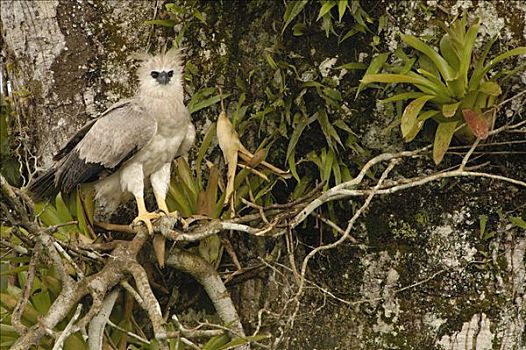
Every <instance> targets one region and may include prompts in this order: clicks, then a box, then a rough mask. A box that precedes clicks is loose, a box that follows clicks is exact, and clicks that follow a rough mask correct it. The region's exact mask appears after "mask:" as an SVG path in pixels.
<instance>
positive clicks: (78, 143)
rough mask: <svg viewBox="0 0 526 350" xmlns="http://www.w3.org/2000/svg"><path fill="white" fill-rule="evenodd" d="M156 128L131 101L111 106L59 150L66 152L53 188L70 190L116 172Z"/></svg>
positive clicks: (59, 164) (146, 114) (68, 191)
mask: <svg viewBox="0 0 526 350" xmlns="http://www.w3.org/2000/svg"><path fill="white" fill-rule="evenodd" d="M156 130H157V123H156V121H155V120H154V119H153V118H151V117H149V116H148V113H145V111H144V110H143V109H142V108H141V107H140V106H138V105H137V104H135V103H133V102H131V101H127V102H125V103H120V104H118V105H116V106H114V107H112V108H110V109H109V110H108V111H106V112H105V113H104V114H103V115H102V116H101V117H99V118H98V119H97V120H96V121H95V122H93V124H92V125H91V126H89V125H87V126H86V127H85V128H82V129H81V130H80V131H79V132H78V133H77V134H76V135H75V136H74V137H73V138H72V139H71V140H70V142H69V143H68V144H67V145H66V147H64V149H63V150H64V151H63V152H62V150H61V152H62V153H66V154H65V155H61V160H60V162H58V163H57V165H56V166H55V169H56V174H55V178H54V180H55V181H54V182H55V187H56V188H57V189H60V190H61V191H62V192H64V193H70V192H71V191H72V190H73V189H74V188H75V187H76V186H77V185H78V184H81V183H85V182H92V181H95V180H98V179H100V178H103V177H105V176H107V175H109V174H111V173H113V172H115V171H116V170H117V169H119V167H120V166H121V165H122V164H123V163H124V162H126V161H127V160H128V159H130V158H131V157H133V155H135V153H137V152H138V151H139V150H140V149H141V148H143V147H144V146H145V145H146V144H147V143H148V142H149V141H150V140H151V139H152V137H153V136H154V135H155V132H156ZM68 145H69V146H68ZM59 154H60V152H59Z"/></svg>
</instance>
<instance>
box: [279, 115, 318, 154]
mask: <svg viewBox="0 0 526 350" xmlns="http://www.w3.org/2000/svg"><path fill="white" fill-rule="evenodd" d="M296 118H298V120H299V121H298V123H297V124H296V125H295V127H294V131H293V132H292V136H291V137H290V141H289V145H288V147H287V156H286V157H285V159H286V160H288V159H289V158H290V157H291V155H292V154H293V153H294V151H295V150H296V144H297V143H298V140H299V138H300V136H301V134H302V133H303V130H305V127H306V126H307V125H309V124H310V123H312V122H313V121H314V120H315V117H311V118H308V119H307V118H306V117H305V116H303V115H301V114H300V113H296V115H295V116H294V120H296Z"/></svg>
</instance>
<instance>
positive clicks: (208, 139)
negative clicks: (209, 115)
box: [195, 122, 217, 189]
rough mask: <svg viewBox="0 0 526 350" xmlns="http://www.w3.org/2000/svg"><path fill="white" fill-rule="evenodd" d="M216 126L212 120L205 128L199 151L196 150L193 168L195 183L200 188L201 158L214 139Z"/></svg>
mask: <svg viewBox="0 0 526 350" xmlns="http://www.w3.org/2000/svg"><path fill="white" fill-rule="evenodd" d="M216 126H217V123H216V122H213V123H212V124H210V126H209V127H208V130H206V133H205V136H204V137H203V141H202V142H201V146H199V151H198V152H197V158H196V159H195V169H196V172H197V183H198V185H199V188H200V189H202V188H203V186H202V182H201V164H202V162H203V159H204V158H205V155H206V152H208V149H209V148H210V145H211V144H212V141H213V140H214V139H215V136H216Z"/></svg>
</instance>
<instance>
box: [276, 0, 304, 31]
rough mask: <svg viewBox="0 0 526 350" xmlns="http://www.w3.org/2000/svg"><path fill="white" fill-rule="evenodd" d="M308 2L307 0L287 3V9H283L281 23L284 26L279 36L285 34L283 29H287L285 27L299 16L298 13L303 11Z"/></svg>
mask: <svg viewBox="0 0 526 350" xmlns="http://www.w3.org/2000/svg"><path fill="white" fill-rule="evenodd" d="M308 2H309V1H308V0H300V1H289V2H288V3H287V8H286V9H285V13H284V14H283V21H284V22H285V25H284V26H283V29H282V30H281V34H282V35H283V33H284V32H285V29H287V26H288V25H289V24H290V22H292V20H294V18H296V16H297V15H299V14H300V12H301V11H302V10H303V8H304V7H305V5H307V3H308Z"/></svg>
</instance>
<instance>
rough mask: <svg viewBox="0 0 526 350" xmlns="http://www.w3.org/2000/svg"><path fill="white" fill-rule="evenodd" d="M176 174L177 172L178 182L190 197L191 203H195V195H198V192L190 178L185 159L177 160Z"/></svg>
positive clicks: (190, 173) (192, 179) (189, 170)
mask: <svg viewBox="0 0 526 350" xmlns="http://www.w3.org/2000/svg"><path fill="white" fill-rule="evenodd" d="M176 172H177V178H178V180H180V181H181V183H182V184H184V185H185V188H186V189H187V190H188V191H189V193H190V194H191V195H192V198H191V200H192V202H195V201H197V194H198V193H199V190H198V188H197V184H196V183H195V181H194V178H193V176H192V169H190V166H189V165H188V163H187V162H186V159H184V158H179V159H178V160H177V171H176Z"/></svg>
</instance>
